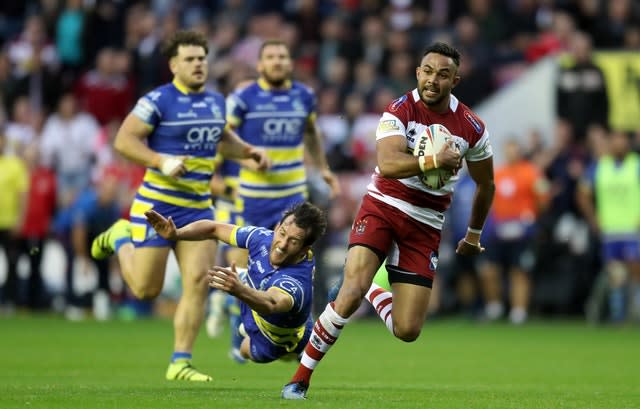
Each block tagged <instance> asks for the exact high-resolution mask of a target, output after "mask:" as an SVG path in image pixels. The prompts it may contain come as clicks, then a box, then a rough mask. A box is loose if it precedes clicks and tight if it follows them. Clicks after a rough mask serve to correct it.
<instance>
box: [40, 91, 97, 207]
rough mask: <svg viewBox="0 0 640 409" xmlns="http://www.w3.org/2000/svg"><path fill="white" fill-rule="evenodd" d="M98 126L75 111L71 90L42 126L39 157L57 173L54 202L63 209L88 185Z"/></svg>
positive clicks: (87, 117) (87, 116)
mask: <svg viewBox="0 0 640 409" xmlns="http://www.w3.org/2000/svg"><path fill="white" fill-rule="evenodd" d="M98 129H99V128H98V124H97V123H96V121H95V119H93V117H92V116H91V115H89V114H87V113H84V112H79V111H78V106H77V102H76V99H75V97H74V96H73V94H71V93H67V94H65V95H63V96H62V97H61V98H60V102H59V103H58V110H57V112H56V113H54V114H53V115H51V116H50V117H49V119H47V121H46V123H45V125H44V129H43V131H42V137H41V138H42V139H41V143H42V145H41V150H42V156H43V160H44V164H45V166H50V167H51V168H53V169H54V170H55V172H56V177H57V202H58V205H59V206H60V207H62V208H65V207H67V206H69V205H70V203H71V202H72V201H73V200H74V199H75V196H76V194H77V193H78V192H79V191H80V190H82V189H84V188H85V187H87V186H88V185H89V178H90V176H91V172H90V171H89V170H90V169H91V166H92V163H93V159H94V158H93V147H94V145H95V138H96V135H97V133H98Z"/></svg>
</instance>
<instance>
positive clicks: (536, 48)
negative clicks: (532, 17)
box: [525, 11, 575, 63]
mask: <svg viewBox="0 0 640 409" xmlns="http://www.w3.org/2000/svg"><path fill="white" fill-rule="evenodd" d="M540 25H541V29H542V30H541V31H540V32H539V33H538V34H537V35H536V38H535V39H534V40H533V42H531V43H530V44H529V45H528V46H527V48H526V50H525V57H526V59H527V61H528V62H529V63H533V62H536V61H538V60H539V59H540V58H543V57H546V56H548V55H555V54H558V53H559V52H561V51H563V50H565V49H566V48H567V47H568V43H569V41H570V38H571V35H572V34H573V33H574V31H575V27H574V22H573V19H572V17H571V16H569V15H568V14H567V13H564V12H560V11H556V12H553V13H549V20H548V21H547V19H542V20H541V21H540Z"/></svg>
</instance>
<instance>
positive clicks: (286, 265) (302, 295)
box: [146, 202, 327, 363]
mask: <svg viewBox="0 0 640 409" xmlns="http://www.w3.org/2000/svg"><path fill="white" fill-rule="evenodd" d="M146 216H147V218H148V220H149V223H150V224H151V225H152V226H153V227H154V229H155V231H157V232H158V234H160V235H161V236H162V237H164V238H166V239H168V240H207V239H218V240H222V241H224V242H227V243H229V244H231V245H233V246H238V247H242V248H246V249H248V250H249V265H248V272H247V274H246V275H245V276H244V277H242V278H241V277H240V275H239V274H238V272H237V271H236V267H235V265H234V264H232V265H231V267H220V266H215V267H213V268H212V269H211V270H209V274H208V281H209V285H210V286H211V287H213V288H215V289H218V290H222V291H225V292H227V293H229V294H231V295H233V296H235V297H236V298H237V299H238V300H240V301H241V309H242V325H243V327H244V331H242V330H241V332H243V333H244V334H245V337H244V339H243V341H242V343H241V346H240V353H241V355H242V357H243V358H245V359H250V360H252V361H254V362H260V363H265V362H271V361H274V360H276V359H280V358H286V357H288V356H291V357H297V356H298V355H299V354H300V353H301V352H302V350H303V349H304V347H305V343H306V342H307V340H308V339H309V336H310V334H311V327H312V325H313V323H312V319H311V306H312V296H313V291H312V287H313V273H314V269H315V261H314V258H313V254H312V253H311V245H312V244H313V243H314V242H315V241H316V240H317V239H318V238H319V237H320V236H322V234H323V233H324V231H325V229H326V225H327V221H326V217H325V215H324V213H323V212H322V211H321V210H320V209H318V208H317V207H316V206H314V205H312V204H311V203H308V202H302V203H298V204H297V205H294V206H293V207H292V208H290V209H288V210H287V211H285V213H284V214H283V215H282V216H281V219H280V220H279V222H278V223H277V225H276V227H275V230H269V229H266V228H262V227H255V226H246V227H240V226H235V225H232V224H224V223H218V222H214V221H210V220H201V221H197V222H194V223H191V224H189V225H187V226H184V227H182V228H179V229H177V228H176V225H175V224H174V223H173V221H172V220H171V219H167V218H164V217H163V216H162V215H160V214H159V213H157V212H155V211H148V212H147V213H146Z"/></svg>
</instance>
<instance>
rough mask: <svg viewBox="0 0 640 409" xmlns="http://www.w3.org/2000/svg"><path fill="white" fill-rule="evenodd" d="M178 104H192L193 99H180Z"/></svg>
mask: <svg viewBox="0 0 640 409" xmlns="http://www.w3.org/2000/svg"><path fill="white" fill-rule="evenodd" d="M178 102H179V103H181V104H188V103H189V102H191V98H189V97H178Z"/></svg>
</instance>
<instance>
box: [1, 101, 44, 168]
mask: <svg viewBox="0 0 640 409" xmlns="http://www.w3.org/2000/svg"><path fill="white" fill-rule="evenodd" d="M32 115H33V111H32V109H31V107H30V106H29V100H28V98H27V97H26V96H22V97H18V98H17V99H16V100H15V102H14V103H13V107H12V112H11V118H10V120H9V123H8V124H7V127H6V129H5V131H4V132H5V137H6V138H7V140H6V143H5V149H6V151H7V153H10V154H13V155H18V156H21V155H22V150H23V149H24V147H25V146H27V145H28V144H30V143H31V142H33V141H34V140H35V138H36V131H35V128H34V126H33V123H32V122H31V120H32V119H33V116H32Z"/></svg>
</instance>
